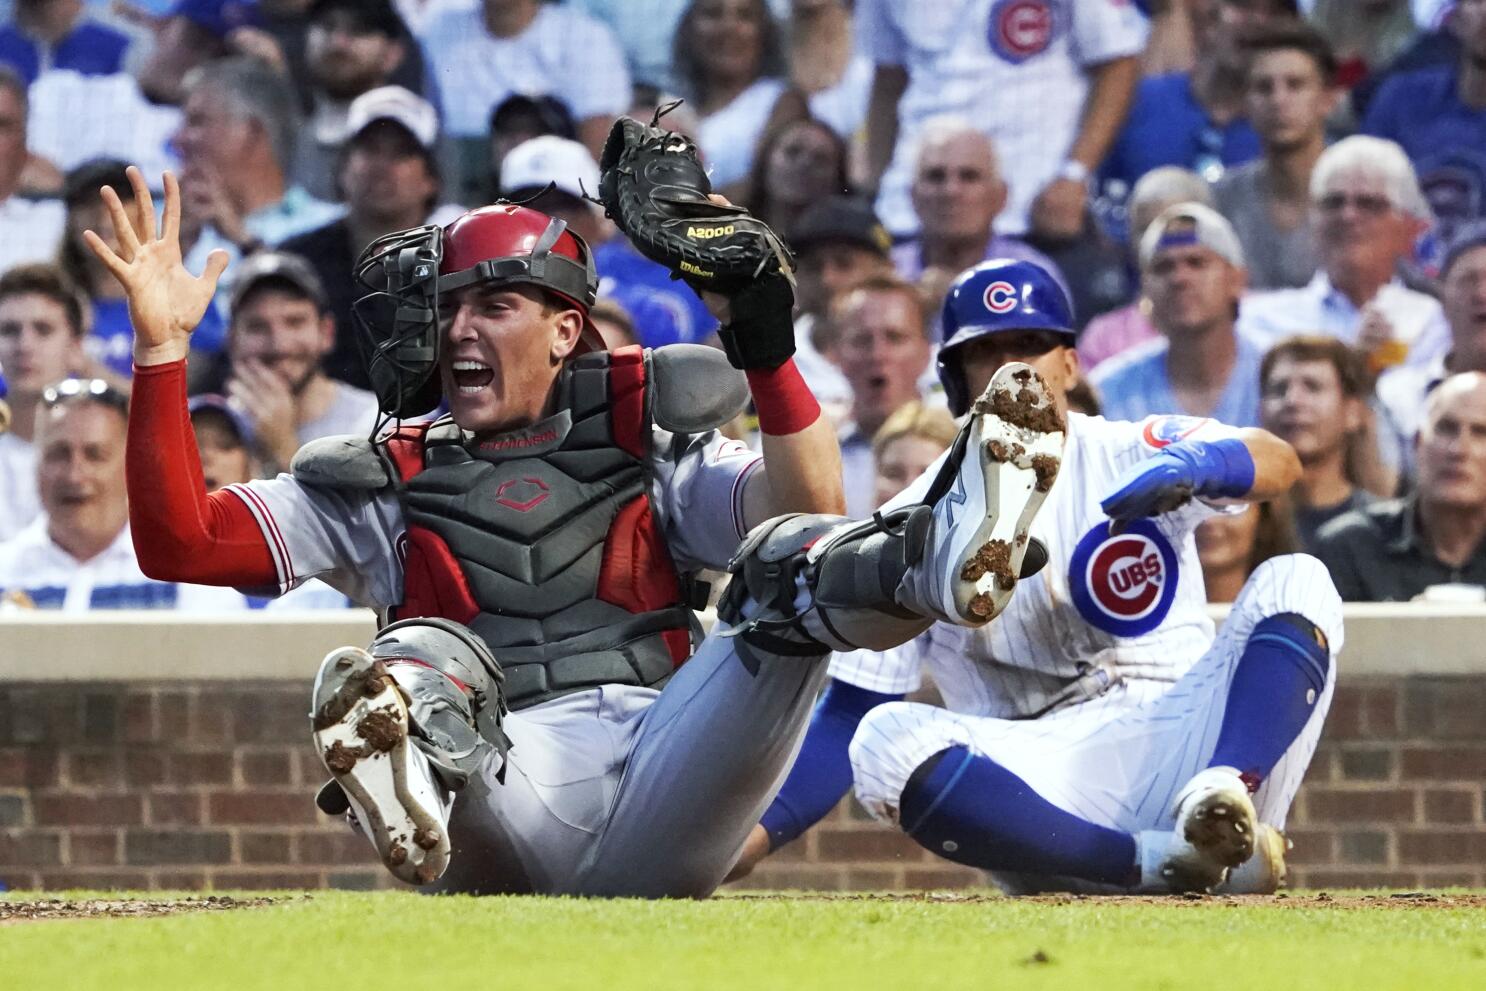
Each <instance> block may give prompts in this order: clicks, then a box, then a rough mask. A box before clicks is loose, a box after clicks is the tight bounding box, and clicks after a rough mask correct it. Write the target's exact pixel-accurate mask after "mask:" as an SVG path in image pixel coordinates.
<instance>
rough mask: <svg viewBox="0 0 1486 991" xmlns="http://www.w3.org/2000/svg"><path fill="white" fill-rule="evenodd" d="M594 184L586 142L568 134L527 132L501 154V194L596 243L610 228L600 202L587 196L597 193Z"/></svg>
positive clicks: (596, 181)
mask: <svg viewBox="0 0 1486 991" xmlns="http://www.w3.org/2000/svg"><path fill="white" fill-rule="evenodd" d="M598 189H599V165H598V162H595V161H594V160H593V155H591V154H589V151H588V149H587V148H585V147H583V145H581V144H580V143H578V142H577V141H572V140H569V139H568V138H561V137H558V136H557V135H555V134H543V135H542V136H540V137H536V138H529V139H527V140H526V141H523V142H521V143H520V144H519V145H517V146H516V147H514V148H512V149H511V150H510V151H509V152H507V153H506V157H505V158H503V159H501V163H500V195H501V199H506V200H513V201H515V202H518V203H523V204H525V205H526V206H529V207H531V208H532V209H533V210H540V211H542V212H543V213H545V214H547V215H548V216H552V217H557V218H558V219H559V220H562V221H564V222H565V223H566V224H567V225H568V228H569V229H570V230H572V231H573V232H574V233H576V234H577V235H578V236H579V237H581V238H583V240H585V241H587V242H588V244H589V246H591V247H593V248H595V249H597V248H598V246H599V245H601V244H603V243H604V242H605V241H606V240H608V239H609V237H610V235H611V234H613V232H614V228H613V227H612V226H611V225H610V224H608V223H607V222H606V221H605V220H604V214H603V210H602V208H600V207H599V206H598V205H597V204H596V203H591V202H589V201H588V200H587V199H585V196H597V195H598Z"/></svg>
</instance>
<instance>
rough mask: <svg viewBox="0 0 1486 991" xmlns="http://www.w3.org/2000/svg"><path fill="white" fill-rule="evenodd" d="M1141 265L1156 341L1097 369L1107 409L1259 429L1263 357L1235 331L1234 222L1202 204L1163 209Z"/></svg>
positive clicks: (1240, 278) (1237, 251) (1238, 285)
mask: <svg viewBox="0 0 1486 991" xmlns="http://www.w3.org/2000/svg"><path fill="white" fill-rule="evenodd" d="M1140 267H1141V285H1142V286H1143V287H1144V290H1145V295H1146V298H1148V299H1149V300H1150V301H1151V322H1152V323H1153V324H1154V325H1155V327H1156V329H1157V330H1159V331H1160V332H1161V337H1159V338H1158V339H1156V340H1154V341H1151V342H1149V343H1147V344H1142V345H1140V346H1139V347H1136V348H1132V349H1131V350H1129V351H1127V352H1125V353H1124V354H1122V355H1120V356H1118V357H1116V358H1111V359H1110V360H1109V361H1107V362H1105V363H1104V364H1102V365H1100V366H1099V370H1098V371H1097V372H1096V373H1095V374H1094V376H1093V377H1092V379H1091V381H1092V383H1093V385H1094V387H1095V388H1096V389H1098V390H1099V394H1100V396H1101V397H1102V399H1103V402H1104V415H1105V416H1106V417H1108V418H1109V419H1111V420H1139V419H1142V418H1144V417H1146V416H1150V415H1152V414H1156V413H1175V414H1182V415H1186V416H1199V417H1212V418H1214V419H1216V420H1220V421H1222V422H1223V423H1227V424H1231V425H1232V426H1236V427H1252V426H1257V425H1258V423H1259V364H1260V361H1261V360H1262V358H1263V356H1264V353H1263V351H1262V350H1261V349H1260V348H1259V346H1258V345H1256V344H1254V343H1253V342H1251V341H1250V340H1248V339H1247V338H1245V337H1243V336H1241V335H1239V334H1238V333H1237V332H1236V330H1235V329H1234V325H1235V323H1236V321H1237V319H1238V301H1239V297H1241V296H1242V295H1243V291H1244V287H1245V285H1246V284H1247V282H1248V272H1247V270H1246V269H1245V267H1244V257H1243V249H1242V248H1240V247H1239V243H1238V235H1237V234H1235V233H1234V231H1233V226H1232V225H1231V224H1229V223H1228V221H1227V220H1225V219H1223V216H1222V214H1220V213H1218V212H1217V211H1216V210H1214V209H1212V208H1211V207H1207V206H1203V205H1202V204H1200V203H1178V204H1176V205H1175V206H1171V207H1168V208H1166V210H1164V211H1162V213H1161V214H1160V216H1158V217H1157V218H1156V220H1155V222H1154V223H1152V224H1151V226H1150V227H1149V228H1147V229H1146V232H1145V236H1144V237H1142V238H1141V240H1140Z"/></svg>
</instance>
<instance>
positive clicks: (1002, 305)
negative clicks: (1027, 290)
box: [981, 282, 1017, 314]
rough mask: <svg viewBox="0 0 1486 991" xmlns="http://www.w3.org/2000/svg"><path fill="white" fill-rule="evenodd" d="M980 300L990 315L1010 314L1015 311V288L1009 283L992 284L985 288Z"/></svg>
mask: <svg viewBox="0 0 1486 991" xmlns="http://www.w3.org/2000/svg"><path fill="white" fill-rule="evenodd" d="M981 300H982V302H984V303H985V305H986V309H988V310H990V311H991V312H992V313H998V314H999V313H1010V312H1011V311H1012V310H1014V309H1016V302H1017V291H1016V286H1014V285H1012V284H1011V283H1010V282H992V283H991V284H990V285H988V286H986V291H985V292H984V293H983V294H982V296H981Z"/></svg>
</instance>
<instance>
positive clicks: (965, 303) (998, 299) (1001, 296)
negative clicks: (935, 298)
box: [938, 258, 1077, 416]
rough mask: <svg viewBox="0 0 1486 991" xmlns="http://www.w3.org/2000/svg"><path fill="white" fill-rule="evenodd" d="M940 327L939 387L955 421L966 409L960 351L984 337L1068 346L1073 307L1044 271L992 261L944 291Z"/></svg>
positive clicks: (966, 391)
mask: <svg viewBox="0 0 1486 991" xmlns="http://www.w3.org/2000/svg"><path fill="white" fill-rule="evenodd" d="M939 323H940V325H941V328H942V333H943V335H944V336H943V341H944V342H943V343H942V344H941V345H940V346H939V361H938V367H939V381H940V382H941V383H943V384H944V395H945V398H947V399H948V400H949V408H950V411H951V412H952V413H954V414H955V415H956V416H959V415H960V414H962V413H964V412H965V411H966V410H967V409H969V408H970V394H969V388H968V386H967V385H966V382H965V372H964V368H963V367H962V365H961V362H960V357H961V356H960V349H961V348H963V347H964V346H965V345H966V344H969V343H970V342H971V341H973V340H976V339H978V338H981V337H985V336H987V335H989V334H1001V333H1006V332H1008V331H1015V330H1045V331H1051V332H1052V333H1055V334H1061V335H1064V336H1066V337H1067V338H1068V341H1067V343H1069V344H1072V343H1073V341H1074V338H1075V336H1076V334H1077V332H1076V331H1075V330H1074V329H1073V305H1072V304H1071V303H1069V302H1068V295H1067V294H1066V293H1065V292H1063V287H1062V286H1060V285H1058V281H1057V280H1056V279H1055V278H1053V276H1052V275H1051V274H1050V273H1049V272H1048V271H1047V270H1046V269H1044V268H1042V267H1041V266H1039V265H1034V264H1033V263H1031V262H1024V261H1013V260H1011V259H1009V258H996V259H992V260H990V261H984V262H981V263H980V264H979V265H976V266H975V267H973V268H968V269H966V270H965V271H963V272H961V273H960V275H959V277H958V278H956V279H955V281H954V283H953V284H952V285H951V286H950V287H949V295H948V296H946V297H945V299H944V310H943V313H942V314H941V316H940V320H939Z"/></svg>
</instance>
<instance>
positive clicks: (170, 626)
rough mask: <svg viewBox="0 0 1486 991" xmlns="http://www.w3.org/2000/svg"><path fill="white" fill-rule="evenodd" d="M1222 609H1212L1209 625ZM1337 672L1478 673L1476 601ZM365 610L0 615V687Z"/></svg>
mask: <svg viewBox="0 0 1486 991" xmlns="http://www.w3.org/2000/svg"><path fill="white" fill-rule="evenodd" d="M1225 612H1226V610H1225V609H1224V608H1223V607H1214V609H1213V615H1214V618H1215V619H1218V620H1220V621H1221V617H1222V616H1223V615H1224V614H1225ZM1346 628H1347V634H1346V646H1345V648H1344V650H1343V652H1342V659H1341V665H1340V675H1341V677H1342V679H1343V680H1349V679H1351V678H1357V677H1379V676H1389V675H1486V605H1468V606H1461V605H1436V604H1428V603H1368V604H1354V605H1349V606H1347V616H1346ZM374 630H375V618H374V616H373V614H372V613H371V612H370V611H368V610H360V609H357V610H346V611H345V612H306V613H299V614H288V613H231V614H223V615H215V616H209V615H192V614H181V613H161V612H153V611H140V612H125V611H117V612H115V611H109V612H103V611H100V612H95V613H89V614H86V615H81V616H77V615H60V614H57V613H48V612H33V613H14V612H8V613H4V614H0V684H15V683H16V682H23V681H24V682H67V681H85V682H100V681H134V682H137V681H174V680H190V681H239V680H266V681H308V680H310V679H311V678H313V677H314V674H315V669H316V667H317V666H318V664H319V661H320V658H322V657H324V656H325V654H326V653H327V652H329V651H331V650H333V649H335V648H336V647H340V646H344V645H346V644H365V643H367V642H368V641H369V640H370V639H371V637H372V633H373V632H374Z"/></svg>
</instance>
